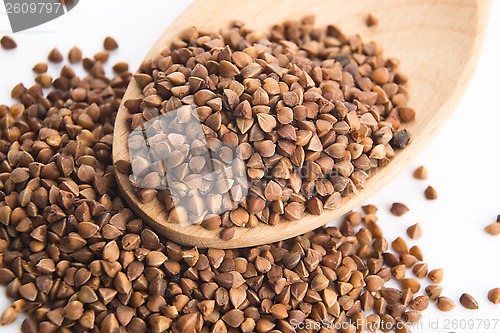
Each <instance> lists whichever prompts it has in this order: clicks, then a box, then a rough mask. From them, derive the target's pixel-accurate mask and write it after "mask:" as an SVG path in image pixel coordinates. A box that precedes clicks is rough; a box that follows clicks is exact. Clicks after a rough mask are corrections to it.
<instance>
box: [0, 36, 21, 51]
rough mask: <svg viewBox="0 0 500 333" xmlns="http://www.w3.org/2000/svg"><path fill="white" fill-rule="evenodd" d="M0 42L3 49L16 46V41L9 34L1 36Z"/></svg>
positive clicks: (10, 48)
mask: <svg viewBox="0 0 500 333" xmlns="http://www.w3.org/2000/svg"><path fill="white" fill-rule="evenodd" d="M0 44H1V45H2V47H3V48H4V49H5V50H12V49H15V48H16V47H17V44H16V41H15V40H14V39H12V37H9V36H3V37H2V39H0Z"/></svg>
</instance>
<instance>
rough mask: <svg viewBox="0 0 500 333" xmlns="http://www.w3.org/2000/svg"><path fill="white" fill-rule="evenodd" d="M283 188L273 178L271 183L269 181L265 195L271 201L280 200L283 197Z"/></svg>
mask: <svg viewBox="0 0 500 333" xmlns="http://www.w3.org/2000/svg"><path fill="white" fill-rule="evenodd" d="M282 195H283V194H282V190H281V186H280V185H279V184H278V183H276V182H275V181H273V180H271V181H270V182H269V183H267V186H266V189H265V196H266V199H267V200H269V201H273V200H279V199H281V196H282Z"/></svg>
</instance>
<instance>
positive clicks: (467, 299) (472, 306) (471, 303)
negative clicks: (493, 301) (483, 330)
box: [460, 294, 479, 310]
mask: <svg viewBox="0 0 500 333" xmlns="http://www.w3.org/2000/svg"><path fill="white" fill-rule="evenodd" d="M460 304H462V306H463V307H464V308H466V309H469V310H477V309H479V304H478V303H477V301H476V300H475V299H474V297H472V296H471V295H470V294H462V296H460Z"/></svg>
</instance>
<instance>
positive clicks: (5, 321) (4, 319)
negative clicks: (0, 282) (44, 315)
mask: <svg viewBox="0 0 500 333" xmlns="http://www.w3.org/2000/svg"><path fill="white" fill-rule="evenodd" d="M18 314H19V312H18V311H17V310H16V309H15V308H14V307H12V306H9V307H8V308H7V309H5V311H4V312H2V315H1V316H0V325H1V326H5V325H10V324H12V323H13V322H15V321H16V320H17V316H18Z"/></svg>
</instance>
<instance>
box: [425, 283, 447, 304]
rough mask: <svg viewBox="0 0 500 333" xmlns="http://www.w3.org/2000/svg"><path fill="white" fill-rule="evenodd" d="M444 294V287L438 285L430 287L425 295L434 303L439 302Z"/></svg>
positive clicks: (426, 289)
mask: <svg viewBox="0 0 500 333" xmlns="http://www.w3.org/2000/svg"><path fill="white" fill-rule="evenodd" d="M442 292H443V287H441V286H438V285H430V286H427V287H426V288H425V293H426V294H427V296H429V299H430V300H433V301H435V300H437V299H438V298H439V297H440V296H441V293H442Z"/></svg>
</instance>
